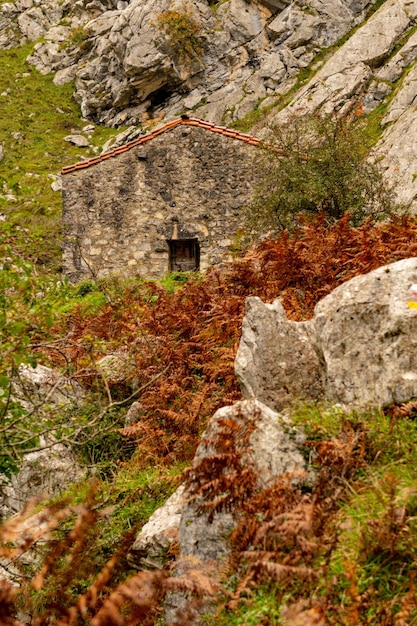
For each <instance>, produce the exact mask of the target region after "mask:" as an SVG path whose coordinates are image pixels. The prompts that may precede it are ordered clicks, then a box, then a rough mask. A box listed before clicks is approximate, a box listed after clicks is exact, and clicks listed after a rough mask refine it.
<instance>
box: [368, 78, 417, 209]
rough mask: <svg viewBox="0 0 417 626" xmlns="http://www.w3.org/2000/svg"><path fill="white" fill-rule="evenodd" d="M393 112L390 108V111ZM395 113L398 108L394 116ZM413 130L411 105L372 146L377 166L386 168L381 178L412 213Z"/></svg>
mask: <svg viewBox="0 0 417 626" xmlns="http://www.w3.org/2000/svg"><path fill="white" fill-rule="evenodd" d="M413 75H415V72H414V71H413ZM413 83H414V81H413ZM413 89H414V84H411V85H410V90H413ZM400 93H401V92H400ZM400 93H399V94H398V96H399V98H400ZM398 102H399V100H397V103H398ZM394 106H395V105H394ZM394 111H395V109H392V113H394ZM397 113H399V111H398V110H397V111H395V117H396V114H397ZM388 115H389V113H388ZM416 132H417V119H416V115H415V111H414V106H411V107H409V108H408V109H406V110H405V111H404V112H403V113H402V114H400V115H399V117H398V118H397V119H396V120H395V121H394V122H393V123H392V125H391V126H389V128H387V129H386V130H385V132H384V134H383V136H382V138H381V139H380V141H379V142H378V143H377V145H376V147H375V154H376V156H377V157H380V158H381V159H382V160H381V165H382V166H383V167H385V168H386V170H385V174H384V175H385V178H386V180H387V181H389V183H390V184H392V185H393V186H394V190H395V194H396V197H397V200H398V202H400V203H402V204H404V205H405V206H408V207H409V209H410V210H411V211H412V212H413V213H415V212H416V210H417V168H416V165H415V164H416V158H417V141H416Z"/></svg>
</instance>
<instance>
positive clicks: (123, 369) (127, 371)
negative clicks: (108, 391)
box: [96, 350, 135, 384]
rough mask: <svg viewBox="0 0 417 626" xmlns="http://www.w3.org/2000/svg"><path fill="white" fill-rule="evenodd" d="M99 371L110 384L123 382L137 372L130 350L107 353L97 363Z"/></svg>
mask: <svg viewBox="0 0 417 626" xmlns="http://www.w3.org/2000/svg"><path fill="white" fill-rule="evenodd" d="M96 366H97V369H98V371H99V373H100V374H101V375H102V376H103V377H104V378H105V379H106V381H107V382H108V383H110V384H116V383H123V382H125V381H126V380H128V379H130V378H131V377H132V376H133V374H134V372H135V362H134V360H133V359H132V356H131V355H130V354H129V352H128V351H123V350H119V351H118V352H115V353H114V354H107V355H106V356H104V357H103V358H101V359H100V360H99V361H97V363H96Z"/></svg>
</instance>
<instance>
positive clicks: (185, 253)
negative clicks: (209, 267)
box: [168, 239, 200, 272]
mask: <svg viewBox="0 0 417 626" xmlns="http://www.w3.org/2000/svg"><path fill="white" fill-rule="evenodd" d="M168 245H169V271H170V272H190V271H193V270H198V269H200V245H199V243H198V239H169V240H168Z"/></svg>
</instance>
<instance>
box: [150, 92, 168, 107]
mask: <svg viewBox="0 0 417 626" xmlns="http://www.w3.org/2000/svg"><path fill="white" fill-rule="evenodd" d="M171 96H172V92H171V91H168V89H166V88H165V87H161V88H160V89H157V90H156V91H154V92H153V93H151V94H150V96H149V99H150V101H151V104H150V108H151V109H155V108H156V107H158V106H160V105H161V104H164V102H166V101H167V100H168V98H170V97H171Z"/></svg>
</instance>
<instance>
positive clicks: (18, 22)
mask: <svg viewBox="0 0 417 626" xmlns="http://www.w3.org/2000/svg"><path fill="white" fill-rule="evenodd" d="M287 4H288V5H289V6H286V5H287ZM370 4H372V3H371V2H369V0H331V2H328V3H322V2H321V1H320V0H312V1H311V2H310V3H308V4H306V3H305V2H304V0H297V1H296V2H293V3H291V4H289V2H288V0H265V1H264V2H261V3H255V2H247V1H246V0H227V1H226V2H222V3H217V4H214V5H213V3H209V2H208V1H207V0H202V1H201V2H195V1H191V0H190V1H189V2H187V3H186V4H185V3H184V2H183V0H175V1H174V2H173V3H170V1H169V0H132V1H131V2H124V1H122V0H106V1H105V2H101V1H100V2H99V1H97V0H96V1H94V0H93V1H89V0H77V1H76V2H73V1H71V0H65V2H63V3H60V2H58V0H47V1H46V2H42V3H41V2H40V1H38V0H16V2H15V3H13V4H12V3H6V4H3V5H2V7H1V13H0V29H1V32H2V35H1V37H0V45H2V46H3V47H4V46H13V45H16V43H17V42H20V41H22V40H24V39H29V40H31V41H36V40H38V39H39V38H40V37H42V38H43V39H44V41H42V42H39V43H37V44H36V45H35V50H34V53H33V55H32V56H31V57H30V63H33V64H34V65H36V67H37V68H38V69H39V71H41V72H43V73H46V72H51V71H54V72H56V76H55V82H56V83H57V84H61V83H63V82H66V81H68V80H71V79H74V80H75V86H76V98H77V100H78V101H79V102H80V104H81V108H82V111H83V114H84V115H85V116H86V117H88V118H89V119H91V120H93V121H95V122H99V123H104V124H111V125H118V124H124V123H127V122H133V123H137V122H138V121H140V120H141V119H143V117H146V116H149V115H156V114H165V115H174V114H175V115H176V114H178V113H179V112H182V111H184V110H192V109H194V108H196V107H200V111H199V114H200V116H201V117H204V118H208V119H210V120H211V121H220V120H221V119H222V118H224V119H225V120H226V121H231V120H233V119H238V118H240V117H242V116H243V115H245V114H246V113H248V112H249V111H251V110H252V109H253V108H254V107H255V106H257V104H258V102H259V100H260V99H263V98H265V97H268V96H272V95H274V94H276V93H277V91H278V92H282V91H285V89H286V88H287V87H288V86H289V85H290V84H292V79H293V77H294V76H296V75H297V74H298V72H299V71H300V69H301V68H304V67H306V66H307V65H308V64H309V63H310V62H311V61H312V60H313V58H314V56H315V54H316V53H317V52H318V51H319V50H320V49H321V48H323V47H327V46H329V45H332V44H333V43H335V42H336V41H337V40H338V39H339V38H340V37H342V36H343V35H344V34H345V33H346V32H347V31H348V30H349V29H350V28H352V26H355V25H356V24H358V23H359V22H360V21H361V20H362V19H363V18H364V10H365V9H366V8H368V7H369V6H370ZM168 9H170V10H177V11H178V12H179V13H182V12H184V11H188V12H189V13H190V15H191V16H192V18H193V19H194V20H195V21H196V22H197V23H198V24H199V25H200V32H199V37H200V42H201V47H202V54H201V56H200V55H192V54H191V55H186V56H184V55H182V54H181V53H179V52H178V50H177V49H176V48H175V46H173V45H172V41H171V40H170V37H169V36H167V34H166V33H164V32H163V31H162V30H160V29H159V28H158V27H157V20H158V16H160V15H161V14H163V13H164V12H166V11H167V10H168Z"/></svg>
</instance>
